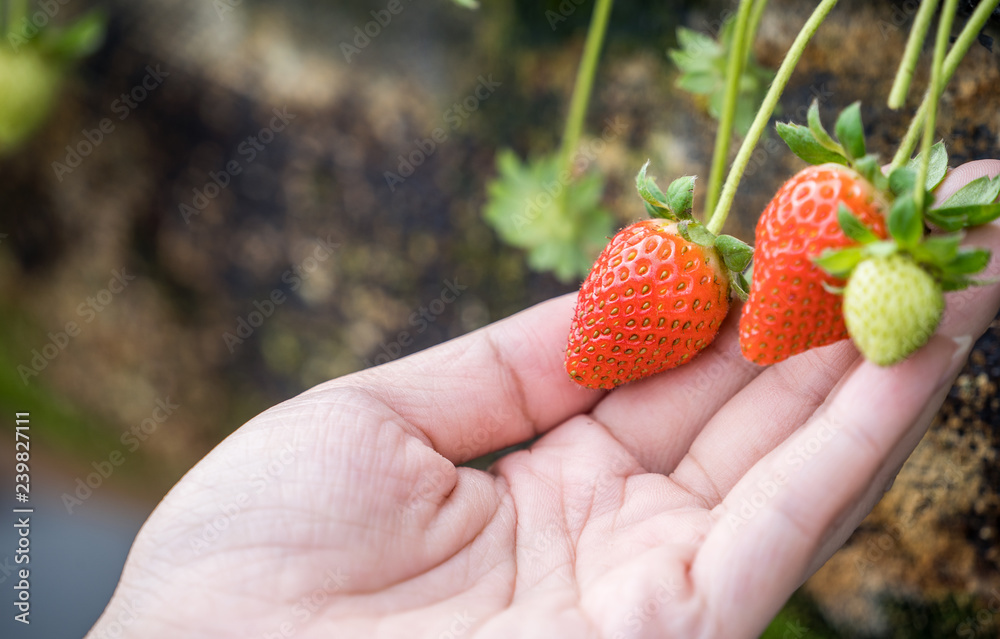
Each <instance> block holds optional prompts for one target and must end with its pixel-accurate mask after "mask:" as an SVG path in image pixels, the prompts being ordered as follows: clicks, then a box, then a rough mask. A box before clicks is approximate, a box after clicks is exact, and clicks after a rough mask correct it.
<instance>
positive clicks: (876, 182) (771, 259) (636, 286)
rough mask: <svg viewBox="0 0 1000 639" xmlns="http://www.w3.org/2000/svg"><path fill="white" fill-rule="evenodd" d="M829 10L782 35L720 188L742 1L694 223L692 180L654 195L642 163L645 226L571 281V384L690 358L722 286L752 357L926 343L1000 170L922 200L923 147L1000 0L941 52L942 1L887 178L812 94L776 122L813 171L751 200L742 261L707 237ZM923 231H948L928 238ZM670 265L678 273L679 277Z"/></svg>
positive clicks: (856, 115) (842, 119) (907, 58)
mask: <svg viewBox="0 0 1000 639" xmlns="http://www.w3.org/2000/svg"><path fill="white" fill-rule="evenodd" d="M834 4H835V2H834V1H833V0H830V1H829V2H821V3H820V5H819V6H818V7H817V8H816V10H815V11H814V13H813V15H812V16H811V17H810V19H809V21H808V22H807V24H806V25H805V27H804V28H803V30H802V32H800V34H799V36H798V37H797V38H796V40H795V42H794V43H793V44H792V47H791V48H790V50H789V52H788V54H787V55H786V57H785V60H784V61H783V62H782V64H781V67H780V68H779V69H778V72H777V73H776V75H775V80H774V82H773V83H772V84H771V87H770V89H769V90H768V93H767V95H766V96H764V99H763V102H762V104H761V107H760V109H759V110H758V112H757V114H756V116H755V117H754V120H753V122H752V123H751V125H750V126H749V128H748V131H747V136H746V137H745V138H744V140H743V143H742V145H741V147H740V150H739V152H738V153H737V155H736V158H735V160H734V161H733V165H732V167H731V168H730V171H729V175H728V177H727V178H726V181H725V184H724V185H722V184H721V177H720V176H721V171H718V170H717V169H718V168H719V167H721V166H722V165H723V164H724V160H725V156H726V154H727V152H728V139H729V136H730V135H731V131H730V127H732V126H733V122H734V113H735V111H736V108H737V107H736V105H737V96H738V95H739V94H740V91H741V82H740V78H741V77H742V71H743V69H745V68H746V66H745V65H746V62H747V61H746V58H747V56H748V50H749V47H748V46H747V44H746V42H747V33H748V31H752V29H753V28H755V27H751V26H750V25H751V23H752V22H754V20H752V19H751V17H750V16H751V14H752V13H753V9H754V8H755V7H759V6H760V5H759V4H756V5H755V4H754V3H753V2H752V0H745V1H744V2H741V3H740V8H739V12H738V14H737V19H736V21H735V26H734V27H733V29H734V31H733V32H732V34H731V38H730V40H729V41H730V47H729V60H728V61H727V65H726V69H727V77H728V80H727V84H726V88H725V93H724V95H723V99H722V104H723V105H724V107H723V111H722V112H721V113H720V118H719V119H720V128H719V132H718V137H717V144H716V147H715V154H714V156H713V162H712V168H713V171H712V178H711V179H710V182H709V187H708V195H707V197H706V220H707V222H706V223H705V224H704V225H702V224H701V223H699V222H698V221H697V220H695V219H694V218H693V216H692V214H691V207H690V202H691V192H692V191H693V185H694V178H691V177H685V178H680V179H678V180H676V181H674V182H673V183H672V184H671V186H670V188H668V189H667V192H666V193H663V192H661V191H659V189H658V188H656V185H655V183H654V182H653V181H652V180H651V179H649V178H647V177H646V169H647V167H646V166H644V167H643V168H642V170H641V171H640V172H639V176H638V178H637V186H638V189H639V193H640V195H641V196H642V198H643V199H644V200H645V206H646V210H647V212H649V213H650V215H651V217H652V218H653V219H651V220H647V221H643V222H637V223H635V224H633V225H631V226H629V227H627V228H625V229H624V230H622V231H621V232H619V233H618V234H617V235H615V236H614V237H613V238H612V240H611V242H610V244H608V245H607V246H606V247H605V249H604V251H603V252H602V253H601V255H600V256H599V257H598V259H597V262H596V263H595V264H594V266H593V268H592V269H591V271H590V274H589V275H588V276H587V278H586V279H585V280H584V282H583V285H582V287H581V289H580V292H579V295H578V297H577V305H576V312H575V315H574V318H573V325H572V329H571V332H570V336H569V344H568V347H567V352H566V369H567V372H568V373H569V375H570V377H571V378H573V379H574V380H575V381H576V382H578V383H579V384H581V385H584V386H588V387H592V388H613V387H615V386H617V385H619V384H623V383H626V382H629V381H632V380H636V379H641V378H643V377H646V376H648V375H652V374H654V373H657V372H660V371H663V370H667V369H670V368H673V367H676V366H679V365H681V364H684V363H686V362H688V361H691V359H692V358H694V357H695V356H696V355H697V354H698V353H699V352H700V351H701V350H703V349H704V348H706V347H707V346H708V345H709V344H711V342H712V340H713V339H714V338H715V335H716V334H717V332H718V330H719V326H720V325H721V323H722V321H723V320H724V319H725V315H726V313H727V312H728V307H729V301H728V295H729V291H730V289H731V290H733V291H735V292H736V294H737V295H738V296H740V297H742V298H744V299H746V300H747V301H746V304H745V305H744V306H743V309H742V312H741V318H740V347H741V350H742V352H743V354H744V356H745V357H746V358H747V359H749V360H751V361H753V362H756V363H758V364H772V363H776V362H780V361H782V360H784V359H787V358H788V357H791V356H793V355H796V354H798V353H801V352H804V351H806V350H809V349H811V348H815V347H818V346H823V345H826V344H830V343H832V342H836V341H839V340H842V339H845V338H847V337H851V338H853V340H854V342H855V344H856V345H857V346H858V348H859V349H860V350H861V352H862V353H863V354H864V355H865V356H866V357H867V358H868V359H870V360H871V361H873V362H875V363H877V364H880V365H891V364H894V363H896V362H898V361H900V360H902V359H903V358H905V357H907V356H908V355H909V354H911V353H912V352H914V351H915V350H916V349H918V348H920V347H921V346H922V345H923V344H924V343H926V342H927V340H928V339H930V336H931V335H932V334H933V333H934V331H935V330H936V328H937V326H938V324H939V322H940V319H941V316H942V314H943V309H944V296H943V294H944V292H946V291H953V290H960V289H962V288H965V287H968V286H970V285H974V284H977V283H979V282H978V281H977V280H976V279H975V278H974V276H975V275H976V274H977V273H979V272H980V271H982V269H983V268H985V266H986V264H987V262H988V261H989V253H988V252H987V251H984V250H980V249H975V248H965V247H962V246H961V245H960V243H961V240H962V234H961V231H962V230H963V229H965V228H968V227H971V226H975V225H979V224H984V223H986V222H989V221H992V220H994V219H996V218H998V217H1000V204H997V203H996V202H995V200H996V198H997V195H998V192H1000V178H998V179H994V180H990V179H986V178H982V179H980V180H976V181H974V182H972V183H970V184H969V185H967V186H966V187H965V188H963V189H962V190H960V191H959V192H958V193H956V194H955V195H953V196H952V197H951V198H949V199H948V200H947V201H946V202H944V203H943V204H942V205H940V206H937V207H932V206H931V203H932V202H933V195H932V190H933V189H934V188H935V187H936V186H937V184H938V183H939V182H940V181H941V179H942V178H943V177H944V175H945V172H946V170H947V153H946V151H945V149H944V145H943V144H938V145H933V144H932V142H933V133H934V122H935V119H936V108H937V106H936V105H937V101H938V100H939V99H940V95H941V91H942V88H943V86H944V84H945V83H946V82H947V81H948V79H949V78H950V77H951V75H952V74H953V73H954V71H955V69H956V68H957V65H958V61H960V60H961V58H962V57H963V56H964V54H965V52H966V51H967V50H968V48H969V46H971V44H972V42H973V41H974V40H975V39H976V36H977V35H978V32H979V30H980V29H981V28H982V26H983V24H984V23H985V21H986V18H987V17H988V16H989V14H990V12H991V11H992V10H993V8H995V7H996V5H997V4H1000V2H992V3H983V4H981V5H980V6H979V7H977V9H976V11H975V12H974V13H973V15H972V17H971V18H970V19H969V21H968V22H967V24H966V25H965V27H964V28H963V30H962V33H961V34H960V35H959V37H958V38H956V40H955V44H954V46H953V47H952V49H951V51H950V52H948V53H947V55H946V49H947V45H948V35H949V34H950V30H951V21H952V19H953V16H954V13H955V0H947V2H946V5H945V7H944V9H943V11H942V17H941V20H940V23H939V27H938V35H937V39H936V44H935V49H934V59H933V63H932V70H931V82H930V87H929V89H928V91H927V93H926V95H925V98H924V101H923V103H922V105H921V106H920V108H919V109H918V111H917V113H916V115H915V116H914V118H913V122H912V123H911V126H910V130H909V131H908V132H907V135H906V136H905V137H904V139H903V141H902V143H901V145H900V149H899V151H897V153H896V156H895V158H894V159H893V162H892V164H891V165H890V166H889V167H888V169H887V170H886V171H885V172H883V170H882V168H881V167H880V164H879V161H878V158H877V157H876V156H875V155H873V154H871V153H868V151H867V145H866V142H865V138H864V127H863V125H862V121H861V109H860V104H859V103H855V104H852V105H851V106H849V107H848V108H847V109H845V110H844V111H843V112H842V113H841V114H840V116H839V117H838V118H837V121H836V125H835V127H834V135H831V134H830V133H829V132H827V130H826V129H825V128H824V127H823V125H822V123H821V121H820V116H819V107H818V105H817V104H816V103H815V102H814V103H813V105H812V106H811V108H810V109H809V111H808V117H807V120H808V123H807V125H797V124H779V125H778V127H777V130H778V134H779V135H780V136H781V137H782V139H783V140H784V141H785V142H786V143H787V144H788V146H789V147H790V148H791V149H792V151H793V152H794V153H795V154H796V155H798V156H799V157H800V158H802V159H803V160H805V161H806V162H807V163H809V164H811V165H813V166H811V167H810V168H807V169H805V170H803V171H800V172H799V173H798V174H796V175H795V176H793V177H792V178H791V179H789V180H788V181H787V182H786V183H785V185H784V186H782V187H781V189H779V191H778V192H777V194H776V195H775V197H774V198H773V199H772V201H771V203H770V204H769V205H768V206H767V207H766V208H765V210H764V212H763V214H762V215H761V217H760V219H759V221H758V224H757V229H756V233H755V235H756V243H755V248H754V249H752V258H753V262H752V266H749V261H750V260H749V259H748V258H749V257H750V252H751V249H750V248H749V247H747V246H746V245H745V244H743V243H742V242H741V241H740V240H738V239H737V238H733V237H729V236H724V235H719V232H720V230H721V228H722V225H723V224H724V222H725V218H726V215H727V213H728V211H729V208H730V206H731V205H732V202H733V199H734V197H735V190H736V186H737V185H738V183H739V180H740V178H741V176H742V172H743V170H744V169H745V168H746V166H747V162H748V160H749V156H750V153H751V152H752V150H753V147H754V146H755V145H756V143H757V141H758V140H759V138H760V135H761V133H762V132H763V129H764V127H765V126H766V123H767V120H768V119H769V117H770V115H771V113H773V111H774V109H775V107H776V106H777V101H778V99H779V97H780V94H781V92H782V90H783V88H784V86H785V84H786V83H787V81H788V78H789V76H790V74H791V72H792V70H793V69H794V66H795V64H796V62H797V60H798V59H799V56H801V53H802V50H803V48H804V47H805V44H806V43H807V42H808V40H809V38H810V37H811V35H812V33H814V32H815V30H816V29H817V28H818V26H819V24H820V23H821V22H822V20H823V18H824V17H825V15H826V14H827V13H828V12H829V11H830V10H831V9H832V7H833V5H834ZM922 11H925V10H924V9H923V8H922ZM926 22H927V17H926V15H921V17H920V18H919V19H918V25H917V27H916V28H915V31H914V33H915V34H916V35H914V34H911V42H912V41H913V38H922V37H923V33H922V32H920V29H922V28H924V27H925V26H926ZM921 25H923V26H921ZM684 37H685V38H687V37H688V35H685V36H684ZM703 44H704V43H703ZM690 46H693V45H690ZM911 49H912V48H911V47H910V46H908V47H907V53H906V54H905V55H904V59H903V64H902V66H901V69H900V73H899V74H897V85H899V86H902V87H903V88H902V89H898V88H895V87H894V90H893V94H894V95H893V96H892V99H891V100H890V102H892V101H896V102H898V101H900V100H901V99H905V93H906V88H907V87H908V82H907V81H900V80H899V78H900V77H902V76H906V77H907V78H908V77H910V76H912V72H913V69H912V66H910V67H908V68H907V65H913V64H915V62H916V57H915V56H914V55H912V53H911ZM689 57H690V56H689ZM921 130H922V132H923V136H922V139H921V143H922V151H921V153H920V154H919V155H918V156H917V157H915V158H912V159H909V155H910V153H911V152H912V150H913V146H914V144H915V140H916V136H917V134H916V133H915V131H921ZM647 166H648V163H647ZM720 189H721V191H720ZM929 225H934V226H936V227H937V228H939V229H941V230H943V231H950V232H951V233H950V234H947V235H937V234H934V235H932V234H930V233H929V230H930V229H929ZM681 273H687V274H690V276H691V277H690V278H688V279H678V275H677V274H681Z"/></svg>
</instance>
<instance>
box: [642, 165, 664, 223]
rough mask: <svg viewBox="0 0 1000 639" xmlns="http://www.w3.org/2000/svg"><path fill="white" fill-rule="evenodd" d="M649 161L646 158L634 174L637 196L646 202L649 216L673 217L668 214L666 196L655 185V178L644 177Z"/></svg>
mask: <svg viewBox="0 0 1000 639" xmlns="http://www.w3.org/2000/svg"><path fill="white" fill-rule="evenodd" d="M649 162H650V161H649V160H646V163H645V164H643V165H642V168H641V169H639V173H638V174H636V176H635V188H636V190H637V191H639V197H641V198H642V199H643V201H644V202H646V205H647V206H646V210H647V211H648V212H649V214H650V215H651V216H653V217H662V218H669V219H673V216H671V215H670V213H671V211H670V207H669V206H668V205H667V196H666V195H664V194H663V191H661V190H660V187H658V186H657V185H656V180H654V179H653V178H651V177H646V169H648V168H649Z"/></svg>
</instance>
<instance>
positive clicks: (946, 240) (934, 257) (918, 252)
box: [910, 233, 963, 266]
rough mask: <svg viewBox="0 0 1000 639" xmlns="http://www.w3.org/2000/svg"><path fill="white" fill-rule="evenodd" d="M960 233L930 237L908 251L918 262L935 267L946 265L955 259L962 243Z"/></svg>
mask: <svg viewBox="0 0 1000 639" xmlns="http://www.w3.org/2000/svg"><path fill="white" fill-rule="evenodd" d="M962 237H963V235H962V233H949V234H948V235H932V236H931V237H928V238H927V239H926V240H924V241H923V242H921V243H920V244H918V245H917V246H915V247H913V248H912V249H910V252H911V253H913V257H915V258H916V259H917V261H918V262H922V263H925V264H934V265H937V266H940V265H944V264H947V263H948V262H950V261H952V260H953V259H955V256H956V255H957V254H958V247H959V245H960V244H961V243H962Z"/></svg>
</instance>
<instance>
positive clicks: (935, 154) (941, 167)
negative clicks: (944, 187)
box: [906, 142, 948, 191]
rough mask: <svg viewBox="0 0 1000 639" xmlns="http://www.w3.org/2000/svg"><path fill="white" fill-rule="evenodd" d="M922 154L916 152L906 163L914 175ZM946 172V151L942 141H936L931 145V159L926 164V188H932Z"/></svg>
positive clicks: (918, 168)
mask: <svg viewBox="0 0 1000 639" xmlns="http://www.w3.org/2000/svg"><path fill="white" fill-rule="evenodd" d="M922 155H923V154H922V153H918V154H917V155H916V156H914V157H912V158H910V161H909V162H907V163H906V168H908V169H911V170H912V171H913V174H914V175H916V174H917V173H918V172H919V170H920V157H921V156H922ZM947 172H948V151H947V150H946V149H945V148H944V142H938V143H937V144H935V145H934V146H932V147H931V159H930V160H929V162H928V164H927V187H926V188H927V190H928V191H930V190H933V189H934V187H936V186H937V185H938V184H939V183H940V182H941V180H943V179H944V176H945V173H947Z"/></svg>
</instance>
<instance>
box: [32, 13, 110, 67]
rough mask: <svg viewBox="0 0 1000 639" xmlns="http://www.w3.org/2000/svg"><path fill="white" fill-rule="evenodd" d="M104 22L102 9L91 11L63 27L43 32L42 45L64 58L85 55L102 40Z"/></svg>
mask: <svg viewBox="0 0 1000 639" xmlns="http://www.w3.org/2000/svg"><path fill="white" fill-rule="evenodd" d="M106 23H107V18H106V16H105V15H104V13H103V12H102V11H99V10H95V11H91V12H90V13H87V14H86V15H84V16H83V17H81V18H80V19H78V20H77V21H76V22H74V23H73V24H71V25H70V26H68V27H66V28H65V29H62V30H60V31H55V32H45V33H44V34H43V38H44V40H43V42H42V46H43V48H44V49H45V51H46V52H48V53H50V54H52V55H54V56H56V57H59V58H62V59H64V60H77V59H80V58H83V57H86V56H88V55H90V54H91V53H93V52H94V51H96V50H97V49H98V47H100V46H101V43H102V42H103V41H104V31H105V24H106Z"/></svg>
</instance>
